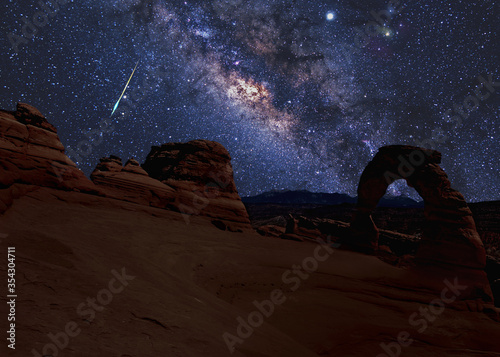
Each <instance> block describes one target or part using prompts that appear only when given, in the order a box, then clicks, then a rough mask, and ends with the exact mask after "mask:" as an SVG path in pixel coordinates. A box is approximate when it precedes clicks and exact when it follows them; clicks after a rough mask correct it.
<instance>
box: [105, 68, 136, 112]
mask: <svg viewBox="0 0 500 357" xmlns="http://www.w3.org/2000/svg"><path fill="white" fill-rule="evenodd" d="M139 61H140V59H139ZM139 61H137V63H136V64H135V67H134V70H133V71H132V74H131V75H130V78H129V79H128V82H127V84H125V88H123V92H122V95H121V96H120V99H118V101H117V102H116V104H115V106H114V108H113V111H112V112H111V116H112V115H113V114H114V113H115V110H116V109H117V108H118V105H119V104H120V100H122V97H123V95H124V94H125V91H126V90H127V87H128V84H129V83H130V80H131V79H132V77H133V76H134V73H135V70H136V69H137V65H138V64H139Z"/></svg>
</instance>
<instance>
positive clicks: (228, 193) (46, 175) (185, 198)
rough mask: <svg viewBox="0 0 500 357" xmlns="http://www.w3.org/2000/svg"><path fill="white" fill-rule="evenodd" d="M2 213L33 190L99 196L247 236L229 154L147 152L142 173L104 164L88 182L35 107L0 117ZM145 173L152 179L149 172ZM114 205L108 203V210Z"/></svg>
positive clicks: (129, 165) (109, 161)
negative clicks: (204, 220)
mask: <svg viewBox="0 0 500 357" xmlns="http://www.w3.org/2000/svg"><path fill="white" fill-rule="evenodd" d="M0 135H1V136H0V169H1V174H0V213H2V212H4V211H5V210H7V209H8V207H10V205H12V203H13V201H14V200H15V199H16V198H18V197H21V196H23V195H25V194H26V193H28V192H30V191H33V190H38V189H39V188H51V189H57V190H64V191H75V192H81V193H86V194H91V195H98V196H101V197H107V198H110V199H114V200H119V201H127V202H133V203H137V204H140V205H142V206H148V207H156V208H161V209H167V210H174V211H177V212H180V213H181V214H182V215H183V218H184V219H185V220H186V223H189V222H190V217H191V216H192V215H200V216H207V217H210V218H212V221H213V224H214V225H215V226H216V227H218V228H220V229H223V230H231V231H243V230H250V229H251V226H250V221H249V219H248V214H247V212H246V209H245V207H244V205H243V203H242V202H241V199H240V197H239V195H238V192H237V191H236V186H235V184H234V180H233V171H232V167H231V162H230V160H231V158H230V156H229V153H228V152H227V150H226V149H225V148H224V147H223V146H222V145H220V144H218V143H216V142H212V141H205V140H196V141H192V142H189V143H187V144H180V143H179V144H177V143H176V144H165V145H163V146H161V147H153V150H152V151H151V153H150V154H149V156H148V158H147V160H146V163H145V164H144V167H145V168H146V170H145V169H143V168H142V167H141V166H140V164H139V162H137V160H135V159H130V160H128V161H127V162H126V164H125V166H123V165H122V161H121V159H120V158H118V157H116V156H110V157H108V158H103V159H101V160H100V163H99V164H98V165H97V167H96V169H95V170H94V172H93V173H92V175H91V179H92V181H90V180H89V179H88V178H87V177H85V175H84V174H83V172H82V171H80V170H79V169H78V168H77V167H76V165H75V163H74V162H72V161H71V160H70V159H69V158H68V157H67V156H66V155H65V154H64V146H63V145H62V143H61V141H60V140H59V137H58V136H57V130H56V128H55V127H54V126H53V125H51V124H50V123H49V122H48V121H47V120H46V119H45V117H44V116H43V115H42V114H41V113H40V112H39V111H38V110H37V109H36V108H34V107H32V106H30V105H28V104H24V103H19V104H18V105H17V110H16V111H15V112H9V111H0ZM148 171H149V173H150V174H148ZM113 202H116V201H113V200H111V201H108V203H109V204H113Z"/></svg>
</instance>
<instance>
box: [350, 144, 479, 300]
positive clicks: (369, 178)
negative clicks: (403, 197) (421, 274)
mask: <svg viewBox="0 0 500 357" xmlns="http://www.w3.org/2000/svg"><path fill="white" fill-rule="evenodd" d="M440 163H441V153H439V152H438V151H435V150H428V149H422V148H418V147H414V146H402V145H393V146H385V147H382V148H380V149H379V151H378V152H377V154H376V155H375V157H374V158H373V160H372V161H371V162H370V163H369V164H368V165H367V166H366V168H365V170H364V171H363V174H362V175H361V178H360V182H359V186H358V202H357V206H356V211H355V213H354V215H353V219H352V222H351V227H350V233H351V234H350V237H349V242H348V244H349V245H351V246H353V247H354V248H355V249H357V250H361V251H365V252H373V251H375V250H376V249H377V245H378V229H377V227H376V226H375V224H374V223H373V220H372V217H371V213H372V212H373V210H374V209H375V207H376V206H377V203H378V201H379V200H380V199H381V198H382V196H384V194H385V192H386V190H387V187H388V186H389V185H390V184H391V183H392V182H394V181H395V180H398V179H404V180H406V182H407V183H408V185H409V186H411V187H413V188H415V190H416V191H417V192H418V193H419V195H420V196H421V197H422V198H423V200H424V204H425V206H424V214H425V220H426V225H425V227H424V230H423V236H422V240H421V243H420V246H419V249H418V251H417V256H416V261H417V263H418V264H419V265H421V266H441V267H445V268H448V269H450V268H453V267H454V268H453V269H465V270H467V271H470V269H472V270H474V271H477V272H478V273H479V272H480V274H479V275H480V276H481V277H482V276H483V275H484V272H483V269H484V267H485V265H486V253H485V249H484V246H483V243H482V241H481V239H480V237H479V234H478V233H477V230H476V225H475V222H474V219H473V217H472V212H471V211H470V209H469V207H468V206H467V203H466V201H465V199H464V197H463V196H462V194H461V193H460V192H458V191H457V190H455V189H453V188H451V184H450V181H449V180H448V176H447V175H446V173H445V172H444V171H443V170H442V169H441V167H439V164H440ZM481 280H482V278H481ZM488 289H489V286H488V287H487V288H486V289H485V290H488Z"/></svg>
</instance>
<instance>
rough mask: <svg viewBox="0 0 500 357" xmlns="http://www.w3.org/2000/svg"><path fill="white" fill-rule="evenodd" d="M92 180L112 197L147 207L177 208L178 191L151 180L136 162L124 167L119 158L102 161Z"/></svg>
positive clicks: (91, 176) (128, 162)
mask: <svg viewBox="0 0 500 357" xmlns="http://www.w3.org/2000/svg"><path fill="white" fill-rule="evenodd" d="M90 178H91V179H92V181H93V182H94V183H95V184H96V185H97V186H98V187H100V188H102V189H103V190H104V192H106V194H107V196H109V197H113V198H116V199H119V200H124V201H129V202H135V203H138V204H141V205H145V206H152V207H158V208H166V209H172V208H174V206H173V205H172V202H174V196H175V190H174V189H173V188H171V187H169V186H167V185H165V184H163V183H161V182H159V181H158V180H155V179H153V178H151V177H149V176H148V173H147V172H146V171H144V170H143V169H142V167H141V166H140V165H139V162H137V160H135V159H130V160H128V161H127V163H126V164H125V166H123V165H122V160H121V159H120V158H119V157H117V156H110V157H106V158H102V159H101V160H100V163H99V164H98V165H97V167H96V168H95V170H94V171H93V172H92V174H91V175H90Z"/></svg>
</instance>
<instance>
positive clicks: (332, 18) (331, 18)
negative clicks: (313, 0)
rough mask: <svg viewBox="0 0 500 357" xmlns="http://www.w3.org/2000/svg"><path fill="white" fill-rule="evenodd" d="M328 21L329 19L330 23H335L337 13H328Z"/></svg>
mask: <svg viewBox="0 0 500 357" xmlns="http://www.w3.org/2000/svg"><path fill="white" fill-rule="evenodd" d="M326 19H327V20H328V21H333V20H335V13H334V12H332V11H330V12H328V13H327V14H326Z"/></svg>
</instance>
